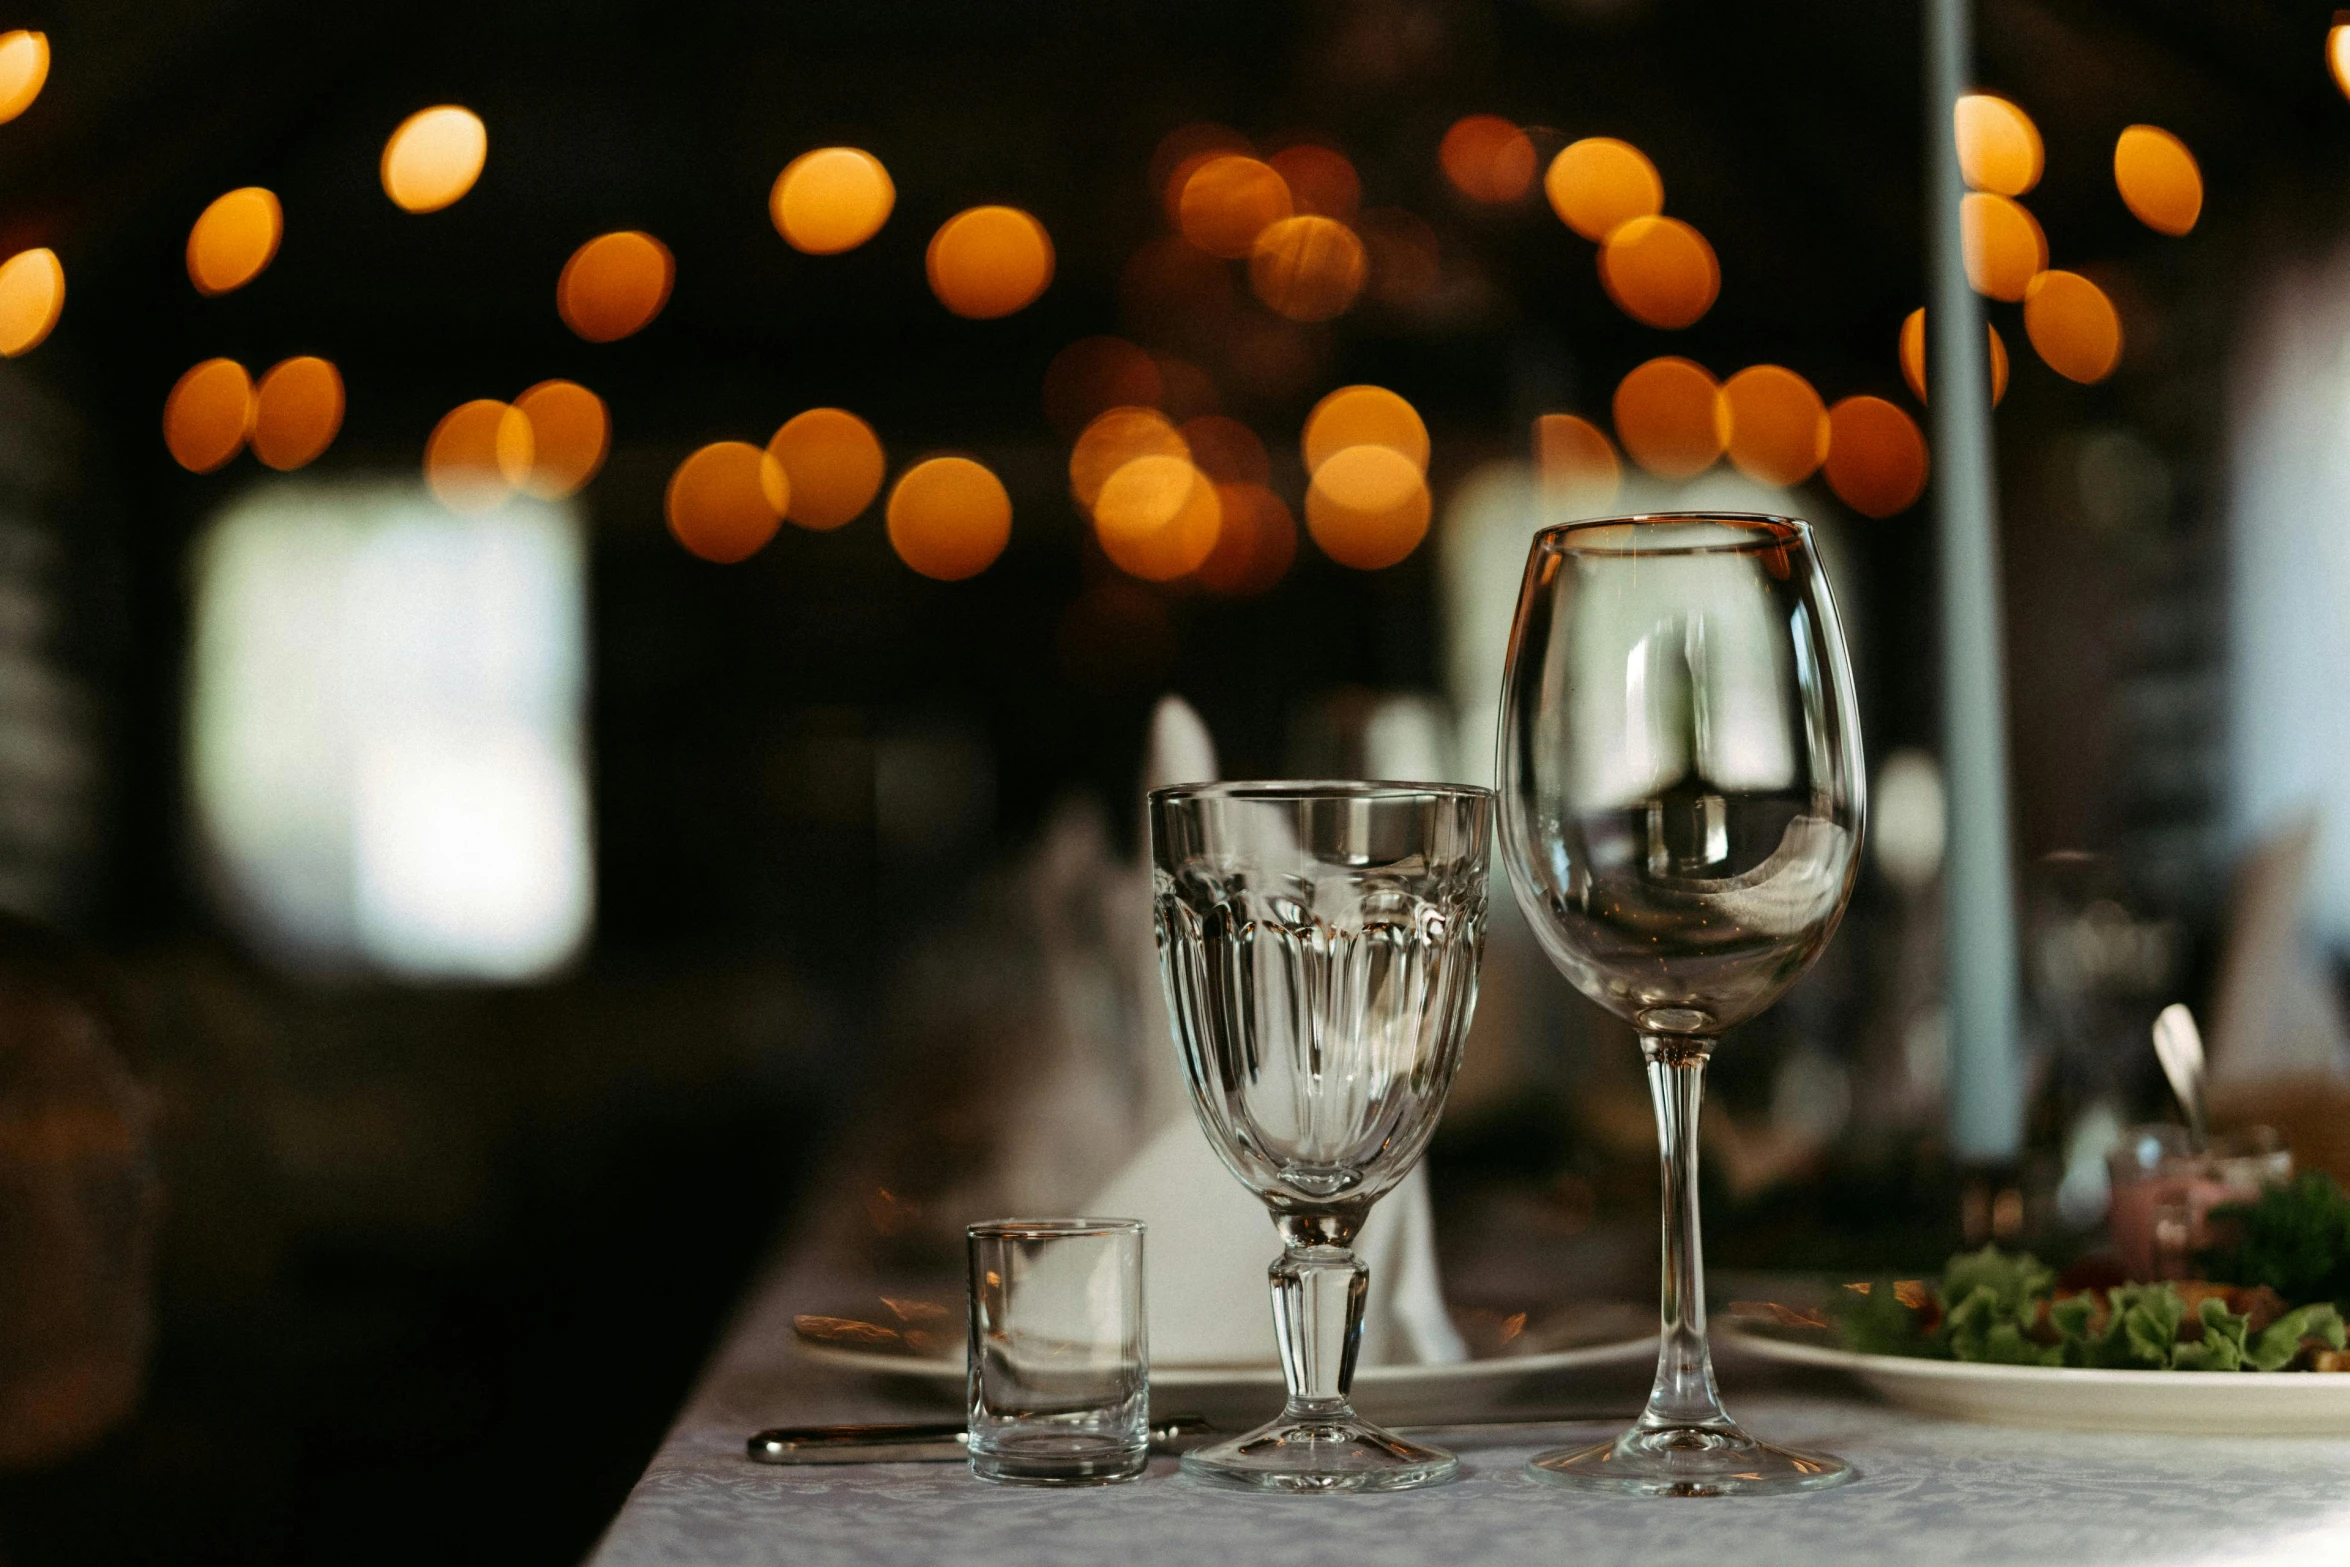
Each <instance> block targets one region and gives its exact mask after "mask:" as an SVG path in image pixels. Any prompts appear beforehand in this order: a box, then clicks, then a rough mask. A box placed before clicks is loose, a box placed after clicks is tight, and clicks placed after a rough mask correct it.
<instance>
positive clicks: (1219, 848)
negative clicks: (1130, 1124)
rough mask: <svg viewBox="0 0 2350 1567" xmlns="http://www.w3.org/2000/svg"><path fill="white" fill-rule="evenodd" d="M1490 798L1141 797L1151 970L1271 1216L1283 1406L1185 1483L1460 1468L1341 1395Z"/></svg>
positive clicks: (1460, 791)
mask: <svg viewBox="0 0 2350 1567" xmlns="http://www.w3.org/2000/svg"><path fill="white" fill-rule="evenodd" d="M1492 806H1493V796H1492V795H1491V794H1490V793H1489V792H1487V791H1486V790H1483V789H1478V788H1472V787H1467V786H1455V785H1448V784H1411V783H1227V784H1193V785H1187V786H1184V787H1181V788H1174V789H1158V790H1154V791H1153V792H1152V794H1151V797H1150V826H1151V865H1152V873H1151V882H1152V886H1153V889H1154V891H1155V894H1156V898H1157V904H1158V923H1159V970H1160V973H1161V975H1162V976H1163V977H1164V978H1165V980H1166V984H1167V1009H1168V1011H1169V1013H1170V1014H1171V1015H1172V1016H1173V1018H1174V1020H1175V1034H1176V1038H1177V1039H1178V1040H1179V1041H1180V1043H1181V1044H1182V1046H1183V1065H1184V1073H1185V1076H1186V1077H1187V1078H1188V1079H1189V1081H1190V1084H1191V1100H1192V1107H1193V1109H1195V1110H1196V1111H1198V1113H1199V1119H1200V1125H1201V1127H1202V1128H1203V1129H1204V1130H1205V1131H1206V1132H1207V1134H1208V1143H1209V1145H1210V1146H1211V1147H1213V1148H1214V1149H1215V1150H1216V1153H1217V1156H1218V1157H1220V1158H1221V1159H1222V1160H1223V1161H1224V1164H1225V1167H1226V1168H1228V1169H1229V1170H1231V1171H1232V1173H1233V1174H1234V1175H1236V1176H1238V1177H1239V1178H1240V1182H1241V1184H1242V1185H1244V1186H1246V1187H1247V1188H1248V1189H1249V1190H1250V1191H1252V1192H1255V1193H1256V1194H1257V1196H1258V1197H1259V1198H1261V1199H1263V1201H1264V1203H1265V1206H1266V1207H1267V1208H1269V1209H1271V1210H1272V1215H1273V1223H1274V1226H1275V1228H1277V1229H1278V1230H1279V1231H1280V1233H1281V1241H1282V1246H1283V1251H1282V1254H1281V1256H1280V1257H1279V1259H1277V1260H1276V1261H1275V1262H1274V1263H1273V1266H1272V1267H1271V1269H1270V1270H1268V1272H1269V1278H1270V1282H1271V1284H1272V1291H1273V1328H1274V1335H1275V1339H1276V1341H1277V1342H1278V1343H1279V1345H1280V1347H1281V1372H1282V1376H1283V1377H1284V1379H1285V1380H1286V1381H1287V1382H1288V1384H1289V1403H1288V1406H1287V1407H1286V1408H1285V1409H1283V1410H1282V1412H1281V1415H1280V1418H1278V1419H1276V1420H1274V1421H1272V1422H1271V1423H1270V1424H1267V1425H1264V1426H1260V1427H1258V1428H1257V1429H1256V1430H1254V1431H1251V1432H1249V1433H1247V1434H1246V1435H1245V1436H1240V1437H1236V1438H1234V1439H1233V1440H1231V1441H1229V1442H1224V1443H1221V1444H1219V1445H1218V1446H1215V1447H1209V1448H1200V1449H1195V1450H1194V1451H1192V1452H1188V1453H1186V1454H1184V1455H1183V1472H1184V1473H1185V1474H1187V1475H1190V1476H1192V1477H1194V1478H1195V1479H1199V1480H1204V1481H1207V1482H1209V1483H1211V1484H1215V1485H1223V1486H1230V1487H1235V1488H1239V1489H1245V1490H1256V1491H1288V1492H1319V1491H1395V1490H1402V1489H1404V1488H1406V1487H1408V1486H1418V1485H1433V1484H1435V1483H1437V1482H1438V1481H1442V1480H1449V1479H1451V1478H1452V1477H1453V1476H1454V1475H1455V1474H1457V1473H1459V1471H1460V1460H1459V1459H1457V1458H1455V1457H1453V1456H1452V1454H1450V1453H1447V1452H1445V1451H1443V1450H1442V1449H1441V1448H1434V1447H1423V1446H1421V1445H1420V1444H1419V1443H1417V1442H1411V1441H1407V1440H1405V1439H1404V1438H1403V1437H1400V1436H1398V1435H1396V1434H1395V1433H1394V1432H1392V1431H1386V1430H1382V1429H1381V1428H1380V1427H1378V1426H1375V1425H1372V1424H1371V1423H1370V1422H1368V1421H1366V1420H1364V1419H1363V1418H1362V1417H1360V1416H1359V1415H1357V1414H1356V1413H1355V1411H1354V1405H1353V1404H1352V1403H1351V1402H1350V1401H1349V1398H1348V1393H1349V1390H1350V1388H1351V1386H1352V1384H1353V1382H1354V1370H1355V1354H1356V1352H1357V1350H1358V1349H1359V1348H1360V1347H1361V1344H1362V1336H1363V1299H1364V1293H1365V1291H1366V1290H1367V1289H1368V1288H1369V1284H1370V1276H1371V1274H1370V1269H1369V1268H1368V1267H1366V1266H1365V1265H1364V1264H1363V1262H1362V1260H1361V1259H1360V1258H1358V1257H1357V1256H1356V1255H1355V1254H1354V1252H1353V1251H1352V1250H1351V1249H1350V1248H1351V1246H1352V1244H1353V1241H1354V1237H1355V1233H1356V1231H1357V1230H1359V1229H1360V1228H1361V1227H1362V1223H1363V1219H1364V1218H1365V1216H1366V1215H1368V1214H1369V1213H1370V1211H1371V1205H1372V1204H1373V1203H1375V1202H1377V1201H1378V1200H1379V1198H1380V1197H1381V1196H1383V1195H1384V1194H1385V1193H1387V1192H1388V1191H1389V1190H1390V1189H1392V1188H1393V1187H1394V1186H1395V1184H1396V1183H1397V1182H1398V1181H1400V1180H1402V1179H1403V1178H1404V1176H1405V1175H1407V1174H1408V1173H1410V1171H1411V1168H1412V1166H1413V1165H1414V1164H1416V1163H1418V1162H1419V1158H1420V1155H1421V1153H1422V1152H1423V1151H1424V1150H1425V1149H1426V1148H1427V1146H1428V1138H1429V1135H1430V1134H1431V1133H1432V1132H1434V1131H1435V1129H1436V1118H1437V1116H1438V1115H1439V1114H1441V1113H1442V1112H1443V1109H1444V1099H1445V1095H1446V1094H1447V1093H1448V1092H1450V1091H1451V1088H1452V1079H1453V1074H1454V1072H1455V1071H1456V1070H1457V1069H1458V1068H1459V1066H1460V1062H1461V1040H1462V1038H1463V1036H1464V1035H1466V1034H1467V1033H1468V1030H1469V1014H1470V1012H1471V1011H1472V1010H1473V1009H1474V1008H1475V1006H1476V1003H1477V961H1478V957H1479V955H1480V954H1481V952H1482V951H1483V948H1484V940H1485V861H1486V842H1487V840H1488V838H1489V837H1490V836H1491V834H1492V831H1493V826H1492V820H1493V815H1492Z"/></svg>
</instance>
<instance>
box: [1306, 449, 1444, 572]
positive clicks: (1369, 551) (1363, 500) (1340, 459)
mask: <svg viewBox="0 0 2350 1567" xmlns="http://www.w3.org/2000/svg"><path fill="white" fill-rule="evenodd" d="M1433 509H1434V503H1433V502H1432V501H1431V500H1430V498H1429V495H1428V481H1427V479H1426V478H1425V477H1424V476H1423V475H1422V473H1421V471H1420V466H1419V464H1417V463H1415V462H1413V461H1412V460H1411V459H1410V458H1408V457H1406V456H1405V455H1404V454H1403V453H1401V452H1399V451H1397V450H1396V449H1395V448H1394V447H1392V446H1348V447H1344V448H1342V449H1341V450H1339V451H1336V452H1333V453H1331V454H1330V456H1329V457H1328V458H1327V459H1326V460H1325V461H1324V462H1323V463H1322V464H1321V465H1320V466H1319V467H1317V468H1316V469H1315V470H1314V480H1313V483H1311V484H1309V485H1308V486H1306V531H1307V532H1309V533H1311V534H1312V535H1313V536H1314V542H1315V543H1316V544H1318V545H1320V546H1321V547H1322V553H1323V554H1325V555H1327V556H1329V557H1330V558H1331V559H1332V560H1334V561H1336V562H1338V563H1339V564H1340V565H1341V566H1352V567H1354V568H1355V569H1356V570H1357V571H1378V570H1380V569H1381V568H1382V567H1386V566H1392V565H1394V564H1395V563H1396V562H1397V561H1399V560H1402V559H1403V558H1404V557H1405V556H1407V555H1409V554H1411V552H1412V551H1413V550H1415V549H1417V548H1419V544H1420V540H1422V539H1423V538H1426V537H1427V535H1428V517H1429V514H1430V512H1431V511H1432V510H1433Z"/></svg>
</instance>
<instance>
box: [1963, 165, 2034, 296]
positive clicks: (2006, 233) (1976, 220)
mask: <svg viewBox="0 0 2350 1567" xmlns="http://www.w3.org/2000/svg"><path fill="white" fill-rule="evenodd" d="M1958 220H1959V250H1960V255H1961V257H1962V259H1963V260H1964V261H1965V263H1966V280H1967V282H1968V283H1969V284H1970V285H1972V286H1973V288H1974V291H1975V292H1976V293H1978V294H1987V295H1989V296H1990V297H1991V298H1993V299H2004V300H2007V301H2009V302H2010V303H2013V302H2014V301H2016V300H2019V299H2021V298H2023V297H2024V290H2025V289H2026V288H2029V287H2030V286H2031V283H2032V279H2033V278H2034V277H2036V276H2038V275H2039V272H2040V269H2041V268H2043V267H2045V266H2047V265H2048V236H2047V235H2045V234H2043V233H2042V232H2041V231H2040V220H2039V219H2038V218H2035V217H2033V216H2032V214H2031V213H2030V212H2029V211H2027V210H2025V208H2024V206H2023V204H2022V203H2021V202H2017V201H2010V200H2009V199H2008V198H2007V197H2005V196H1993V195H1988V194H1986V193H1985V192H1982V191H1972V192H1970V193H1968V194H1967V195H1966V196H1965V197H1964V198H1962V199H1961V200H1960V202H1959V209H1958Z"/></svg>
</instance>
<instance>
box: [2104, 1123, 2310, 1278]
mask: <svg viewBox="0 0 2350 1567" xmlns="http://www.w3.org/2000/svg"><path fill="white" fill-rule="evenodd" d="M2106 1168H2107V1169H2108V1171H2109V1172H2110V1173H2111V1178H2112V1181H2113V1198H2112V1202H2111V1205H2110V1206H2109V1207H2108V1209H2107V1210H2106V1211H2107V1217H2108V1219H2109V1221H2110V1223H2111V1224H2112V1226H2113V1249H2114V1251H2115V1253H2116V1254H2117V1255H2118V1256H2119V1257H2120V1259H2121V1265H2122V1268H2123V1269H2124V1271H2126V1272H2127V1273H2128V1274H2129V1276H2130V1277H2131V1278H2132V1279H2139V1280H2151V1279H2184V1278H2192V1277H2193V1276H2194V1271H2195V1254H2196V1253H2197V1252H2199V1251H2202V1250H2203V1249H2204V1248H2205V1247H2208V1246H2211V1245H2213V1244H2215V1243H2216V1242H2217V1240H2218V1239H2219V1237H2217V1236H2215V1235H2213V1233H2212V1225H2211V1221H2210V1217H2209V1215H2210V1213H2211V1210H2212V1209H2214V1208H2216V1207H2219V1206H2220V1205H2221V1204H2223V1203H2234V1202H2251V1201H2253V1200H2255V1199H2256V1198H2258V1197H2259V1196H2260V1192H2261V1188H2262V1187H2264V1186H2277V1185H2282V1184H2283V1183H2285V1182H2287V1181H2290V1180H2292V1178H2293V1150H2292V1149H2290V1148H2288V1147H2286V1146H2285V1140H2284V1139H2283V1138H2282V1137H2281V1136H2279V1135H2278V1134H2277V1131H2276V1129H2275V1128H2274V1127H2268V1126H2250V1127H2246V1128H2244V1129H2243V1130H2242V1131H2238V1132H2221V1133H2217V1134H2215V1135H2214V1136H2213V1137H2212V1138H2211V1140H2210V1142H2209V1144H2208V1145H2207V1146H2205V1147H2202V1148H2197V1147H2196V1146H2195V1143H2194V1139H2193V1138H2191V1137H2190V1136H2189V1135H2188V1133H2187V1129H2186V1128H2185V1127H2183V1126H2175V1125H2171V1124H2168V1123H2164V1122H2157V1123H2155V1124H2153V1125H2151V1126H2140V1127H2134V1128H2132V1129H2131V1130H2129V1131H2127V1132H2124V1133H2123V1134H2122V1140H2121V1145H2120V1146H2119V1147H2117V1148H2115V1149H2114V1150H2113V1152H2112V1153H2111V1154H2109V1155H2107V1156H2106Z"/></svg>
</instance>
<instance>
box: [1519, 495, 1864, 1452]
mask: <svg viewBox="0 0 2350 1567" xmlns="http://www.w3.org/2000/svg"><path fill="white" fill-rule="evenodd" d="M1500 781H1501V814H1502V828H1501V837H1502V852H1503V854H1504V855H1505V856H1506V857H1507V864H1508V866H1509V871H1510V881H1511V885H1512V888H1513V890H1515V892H1516V893H1517V897H1518V906H1519V907H1520V908H1522V909H1524V910H1525V912H1526V919H1527V922H1528V923H1529V924H1531V925H1532V926H1533V928H1534V934H1535V936H1536V938H1537V939H1538V940H1540V942H1541V943H1542V948H1543V951H1544V952H1545V953H1547V954H1548V955H1549V957H1550V960H1551V962H1553V963H1554V964H1556V965H1557V966H1558V968H1559V971H1560V972H1561V973H1563V974H1564V975H1566V977H1567V978H1568V980H1570V981H1571V982H1572V983H1573V984H1574V986H1575V988H1576V989H1578V990H1580V991H1582V992H1583V994H1585V995H1586V996H1589V997H1590V998H1591V999H1592V1000H1593V1001H1596V1002H1598V1003H1599V1004H1600V1005H1601V1006H1603V1007H1605V1008H1607V1009H1608V1010H1609V1011H1610V1012H1613V1013H1615V1014H1616V1015H1617V1016H1618V1017H1620V1018H1622V1019H1624V1020H1625V1021H1626V1022H1628V1023H1630V1024H1631V1025H1632V1026H1633V1027H1634V1028H1636V1029H1638V1030H1639V1031H1640V1048H1641V1053H1642V1054H1643V1055H1644V1056H1645V1057H1646V1058H1647V1063H1648V1087H1649V1094H1650V1097H1651V1099H1652V1100H1653V1102H1654V1105H1655V1109H1656V1128H1657V1143H1658V1149H1659V1152H1660V1155H1661V1161H1662V1165H1663V1177H1664V1253H1665V1267H1664V1290H1663V1312H1662V1316H1663V1334H1662V1337H1661V1341H1660V1343H1659V1346H1658V1350H1657V1366H1656V1381H1655V1384H1654V1385H1653V1387H1652V1388H1651V1390H1650V1392H1649V1395H1648V1407H1647V1409H1646V1410H1644V1411H1643V1412H1642V1414H1641V1416H1640V1420H1639V1423H1638V1424H1636V1425H1634V1426H1633V1428H1632V1429H1631V1430H1629V1431H1627V1432H1625V1433H1624V1434H1623V1435H1622V1436H1620V1437H1618V1438H1617V1439H1616V1440H1615V1441H1613V1442H1608V1443H1603V1444H1602V1445H1600V1446H1597V1447H1591V1448H1584V1449H1581V1450H1576V1449H1572V1448H1566V1449H1561V1450H1559V1451H1557V1452H1551V1453H1543V1454H1540V1455H1538V1456H1537V1457H1536V1458H1535V1459H1534V1461H1533V1464H1532V1473H1533V1475H1534V1477H1535V1478H1536V1479H1539V1480H1549V1481H1556V1482H1558V1483H1559V1484H1562V1485H1570V1486H1580V1487H1584V1488H1586V1489H1591V1490H1603V1491H1617V1492H1625V1491H1629V1492H1632V1493H1634V1494H1636V1495H1644V1496H1722V1495H1728V1494H1731V1493H1754V1492H1762V1493H1772V1492H1787V1491H1806V1490H1816V1489H1818V1488H1820V1487H1822V1486H1829V1485H1835V1484H1837V1483H1839V1482H1841V1481H1844V1480H1847V1479H1850V1478H1851V1476H1852V1468H1851V1466H1850V1465H1848V1464H1846V1463H1845V1462H1844V1461H1843V1460H1842V1459H1839V1458H1832V1457H1829V1456H1828V1455H1826V1454H1823V1453H1801V1452H1793V1451H1790V1450H1788V1449H1786V1448H1779V1447H1772V1446H1769V1445H1768V1444H1766V1443H1762V1442H1758V1441H1756V1440H1755V1439H1754V1438H1753V1437H1751V1436H1749V1435H1747V1434H1746V1432H1745V1431H1744V1430H1742V1429H1740V1427H1739V1425H1738V1423H1737V1422H1736V1421H1734V1420H1732V1419H1731V1418H1730V1417H1729V1415H1728V1414H1727V1413H1725V1412H1724V1411H1723V1409H1722V1401H1721V1398H1720V1396H1719V1395H1718V1394H1717V1393H1716V1392H1715V1390H1714V1368H1713V1356H1712V1353H1711V1351H1710V1349H1709V1348H1708V1345H1707V1342H1706V1331H1705V1255H1704V1250H1703V1244H1702V1242H1701V1241H1700V1240H1699V1238H1698V1223H1697V1112H1698V1106H1699V1103H1700V1100H1701V1098H1702V1096H1703V1094H1704V1092H1705V1063H1706V1058H1707V1057H1708V1056H1710V1055H1711V1054H1712V1053H1713V1050H1714V1046H1715V1045H1716V1044H1717V1043H1718V1042H1719V1041H1720V1039H1721V1037H1722V1035H1723V1034H1724V1033H1726V1032H1727V1031H1728V1030H1730V1029H1732V1028H1734V1027H1736V1026H1737V1025H1738V1024H1740V1023H1743V1022H1745V1021H1746V1020H1747V1019H1749V1018H1751V1017H1753V1016H1754V1015H1755V1014H1757V1013H1759V1012H1761V1011H1762V1010H1763V1009H1764V1008H1766V1007H1768V1006H1769V1005H1770V1004H1771V1003H1772V1002H1774V1001H1777V1000H1778V999H1779V997H1780V996H1781V995H1783V994H1784V993H1785V992H1786V989H1787V987H1788V986H1790V985H1792V984H1794V983H1795V981H1796V979H1797V978H1798V977H1799V976H1800V975H1801V974H1802V973H1803V971H1804V970H1805V969H1807V968H1809V967H1811V963H1812V959H1814V958H1815V957H1817V956H1818V955H1819V952H1820V949H1821V948H1822V947H1824V946H1826V945H1827V941H1828V937H1829V935H1830V934H1831V933H1832V932H1833V931H1834V930H1835V929H1836V922H1837V920H1838V919H1839V918H1840V917H1842V915H1843V913H1844V904H1845V900H1846V899H1847V898H1848V897H1849V896H1850V895H1851V893H1852V882H1853V877H1854V876H1855V875H1856V874H1857V871H1858V868H1859V864H1860V839H1861V828H1862V820H1863V818H1864V816H1865V815H1866V814H1867V799H1866V794H1865V789H1864V784H1863V774H1862V770H1861V753H1860V723H1859V719H1858V716H1857V715H1856V713H1855V710H1854V707H1853V695H1852V671H1851V668H1850V666H1849V665H1848V664H1847V663H1846V661H1845V654H1844V634H1843V631H1842V629H1841V628H1840V627H1839V626H1838V624H1837V620H1836V603H1835V600H1834V599H1833V597H1831V596H1830V594H1829V592H1828V579H1827V577H1826V575H1825V574H1824V573H1823V572H1822V571H1821V570H1820V563H1819V558H1818V556H1817V555H1816V554H1815V553H1814V551H1813V548H1812V537H1811V529H1810V528H1809V527H1808V526H1807V525H1806V524H1804V523H1801V522H1797V521H1794V520H1793V519H1791V518H1786V517H1762V516H1751V515H1734V514H1729V515H1726V514H1706V513H1666V514H1662V515H1658V516H1649V517H1617V518H1609V519H1606V520H1603V521H1597V522H1588V523H1569V524H1567V525H1565V526H1563V527H1556V528H1549V529H1545V530H1544V531H1543V532H1541V533H1539V534H1536V535H1535V537H1534V548H1533V551H1532V553H1531V555H1530V556H1529V558H1528V560H1527V562H1526V579H1525V585H1524V587H1523V589H1522V590H1521V592H1520V596H1519V599H1518V618H1517V624H1516V625H1515V627H1514V628H1513V629H1512V630H1511V632H1510V653H1509V670H1508V682H1507V690H1506V692H1505V694H1504V696H1503V698H1502V720H1501V757H1500Z"/></svg>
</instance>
